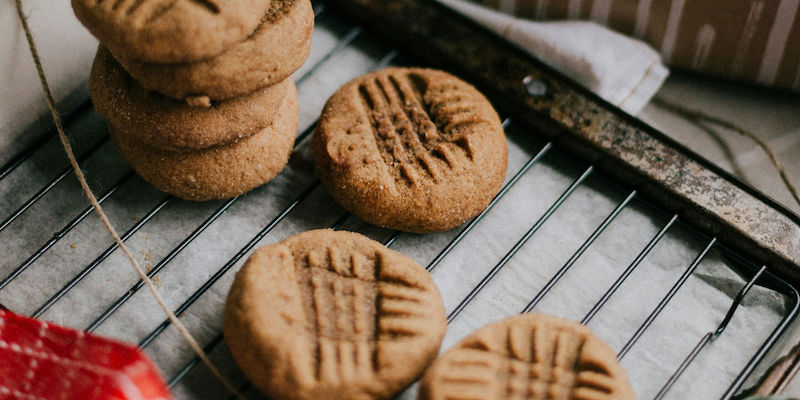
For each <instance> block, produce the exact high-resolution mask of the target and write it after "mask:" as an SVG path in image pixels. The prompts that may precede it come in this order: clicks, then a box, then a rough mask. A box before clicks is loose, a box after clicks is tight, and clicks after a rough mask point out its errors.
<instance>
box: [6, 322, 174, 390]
mask: <svg viewBox="0 0 800 400" xmlns="http://www.w3.org/2000/svg"><path fill="white" fill-rule="evenodd" d="M0 399H2V400H5V399H25V400H51V399H70V400H71V399H81V400H95V399H98V400H99V399H105V400H123V399H125V400H133V399H137V400H138V399H141V400H168V399H171V396H170V394H169V390H168V389H167V386H166V384H164V381H163V380H162V379H161V376H160V375H159V373H158V371H157V370H156V368H155V366H154V365H153V364H152V363H151V362H150V360H149V359H148V358H147V356H146V355H145V354H144V353H143V352H142V351H141V350H140V349H139V348H137V347H135V346H132V345H129V344H126V343H121V342H117V341H113V340H110V339H106V338H103V337H100V336H96V335H92V334H88V333H84V332H81V331H75V330H72V329H68V328H64V327H61V326H56V325H51V324H48V323H47V322H44V321H38V320H35V319H31V318H27V317H22V316H19V315H16V314H13V313H11V312H8V311H3V310H0Z"/></svg>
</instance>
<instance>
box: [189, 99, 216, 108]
mask: <svg viewBox="0 0 800 400" xmlns="http://www.w3.org/2000/svg"><path fill="white" fill-rule="evenodd" d="M186 104H187V105H188V106H189V107H205V108H208V107H211V98H210V97H208V96H189V97H187V98H186Z"/></svg>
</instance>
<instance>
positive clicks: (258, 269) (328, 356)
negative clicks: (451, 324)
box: [223, 230, 446, 400]
mask: <svg viewBox="0 0 800 400" xmlns="http://www.w3.org/2000/svg"><path fill="white" fill-rule="evenodd" d="M445 326H446V322H445V317H444V307H443V305H442V299H441V296H440V295H439V291H438V289H437V288H436V286H435V284H434V283H433V280H432V278H431V277H430V275H429V274H428V273H427V271H425V270H424V269H423V268H422V267H420V266H419V265H418V264H417V263H415V262H414V261H412V260H411V259H409V258H408V257H405V256H403V255H401V254H399V253H397V252H395V251H392V250H390V249H388V248H386V247H385V246H383V245H381V244H380V243H378V242H375V241H373V240H370V239H368V238H366V237H364V236H362V235H360V234H357V233H351V232H342V231H332V230H315V231H308V232H304V233H301V234H298V235H295V236H292V237H290V238H289V239H287V240H285V241H284V242H281V243H277V244H273V245H270V246H266V247H262V248H261V249H258V250H257V251H256V252H254V253H253V255H251V256H250V258H249V259H248V261H247V263H246V264H245V266H244V267H243V268H242V270H240V271H239V272H238V273H237V274H236V278H235V280H234V283H233V286H232V287H231V291H230V293H229V295H228V300H227V302H226V306H225V315H224V320H223V331H224V333H225V339H226V341H227V343H228V346H229V347H230V349H231V353H232V354H233V356H234V358H235V359H236V361H237V363H238V364H239V366H240V367H241V369H242V371H244V373H245V375H246V376H247V377H248V379H249V380H250V382H252V383H253V384H254V385H255V386H256V387H258V388H259V389H260V390H262V391H263V392H264V393H266V394H268V395H269V396H271V397H273V398H275V399H301V400H304V399H388V398H390V397H391V396H392V395H394V394H395V393H397V392H398V391H399V390H401V389H402V388H404V387H406V386H407V385H409V384H410V383H411V382H412V381H413V380H414V379H415V378H416V377H417V376H418V375H419V374H421V373H422V371H423V369H424V368H425V366H426V365H427V364H428V363H429V361H430V360H431V359H432V358H433V357H435V356H436V354H437V352H438V349H439V346H440V344H441V340H442V337H443V335H444V330H445Z"/></svg>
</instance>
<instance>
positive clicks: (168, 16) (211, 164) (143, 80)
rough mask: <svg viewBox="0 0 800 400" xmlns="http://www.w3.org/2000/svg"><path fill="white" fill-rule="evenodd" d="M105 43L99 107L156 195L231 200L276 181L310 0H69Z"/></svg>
mask: <svg viewBox="0 0 800 400" xmlns="http://www.w3.org/2000/svg"><path fill="white" fill-rule="evenodd" d="M72 6H73V9H74V11H75V14H76V15H77V17H78V19H80V20H81V22H82V23H83V24H84V25H86V27H87V28H88V29H89V31H91V32H92V34H94V35H95V36H96V37H97V38H98V39H99V40H100V42H101V44H100V47H99V49H98V52H97V57H96V59H95V62H94V65H93V67H92V73H91V78H90V89H91V95H92V100H93V102H94V106H95V108H96V109H97V111H98V112H99V113H100V114H101V115H102V116H103V117H105V118H106V120H107V121H108V123H109V128H110V131H111V136H112V138H113V139H114V142H115V144H116V145H117V149H118V150H119V152H120V153H121V154H122V156H123V157H124V158H125V159H126V160H127V161H128V163H129V164H130V165H131V166H132V167H133V169H134V170H136V172H138V173H139V175H141V176H142V178H144V179H145V180H146V181H148V182H150V183H151V184H153V185H154V186H155V187H157V188H158V189H160V190H163V191H165V192H168V193H171V194H174V195H176V196H178V197H182V198H185V199H189V200H211V199H223V198H230V197H234V196H237V195H240V194H242V193H245V192H247V191H249V190H251V189H253V188H255V187H257V186H259V185H262V184H264V183H266V182H268V181H269V180H270V179H272V178H273V177H274V176H275V175H277V174H278V173H279V172H280V171H281V170H282V169H283V167H284V166H285V165H286V163H287V161H288V159H289V155H290V154H291V149H292V145H293V143H294V137H295V132H296V130H297V116H298V110H297V93H296V90H295V86H294V82H293V81H292V79H291V78H290V77H289V76H290V75H291V74H292V73H293V72H294V71H296V70H297V69H298V68H299V67H300V66H301V65H302V64H303V62H304V61H305V60H306V58H307V57H308V54H309V52H310V50H311V35H312V32H313V28H314V13H313V10H312V8H311V2H310V1H309V0H240V1H229V2H219V1H217V0H202V1H201V0H191V1H190V0H72Z"/></svg>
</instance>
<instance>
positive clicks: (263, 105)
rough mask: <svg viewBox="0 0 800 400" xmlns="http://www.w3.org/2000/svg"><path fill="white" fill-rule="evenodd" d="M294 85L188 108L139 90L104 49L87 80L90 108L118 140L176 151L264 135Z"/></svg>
mask: <svg viewBox="0 0 800 400" xmlns="http://www.w3.org/2000/svg"><path fill="white" fill-rule="evenodd" d="M293 86H294V84H293V83H292V80H291V79H285V80H284V81H283V82H281V83H279V84H277V85H275V86H272V87H269V88H265V89H260V90H257V91H255V92H254V93H251V94H249V95H247V96H243V97H238V98H235V99H230V100H225V101H220V102H214V104H212V105H211V107H191V106H188V105H187V104H186V103H185V102H183V101H179V100H175V99H171V98H168V97H166V96H163V95H161V94H158V93H154V92H150V91H148V90H146V89H144V88H143V87H141V86H140V85H139V84H138V83H137V82H136V81H134V80H133V79H131V77H130V76H129V75H128V74H127V73H126V72H125V70H124V69H123V68H122V67H121V66H120V65H119V63H117V61H116V60H114V58H113V57H112V56H111V53H109V52H108V50H107V49H106V48H105V47H103V45H100V47H99V49H98V50H97V57H95V61H94V65H93V66H92V73H91V76H90V77H89V88H90V89H91V94H92V103H93V104H94V107H95V108H96V109H97V112H98V113H100V115H102V116H103V117H104V118H105V119H106V120H107V121H108V122H109V123H110V124H111V125H112V126H114V128H115V131H116V133H117V134H118V135H126V136H128V137H130V138H131V139H132V140H136V141H139V142H142V143H144V144H146V145H148V146H152V147H156V148H159V149H162V150H169V151H176V152H184V151H196V150H201V149H205V148H208V147H211V146H219V145H225V144H230V143H233V142H235V141H237V140H241V139H243V138H245V137H249V136H251V135H253V134H255V133H257V132H261V131H263V130H264V128H266V127H267V126H269V125H270V124H271V123H272V120H273V119H274V118H275V115H276V112H277V111H278V107H279V106H280V105H281V103H282V102H283V100H284V98H285V97H286V96H287V95H288V93H290V92H291V91H293V90H294V89H293Z"/></svg>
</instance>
